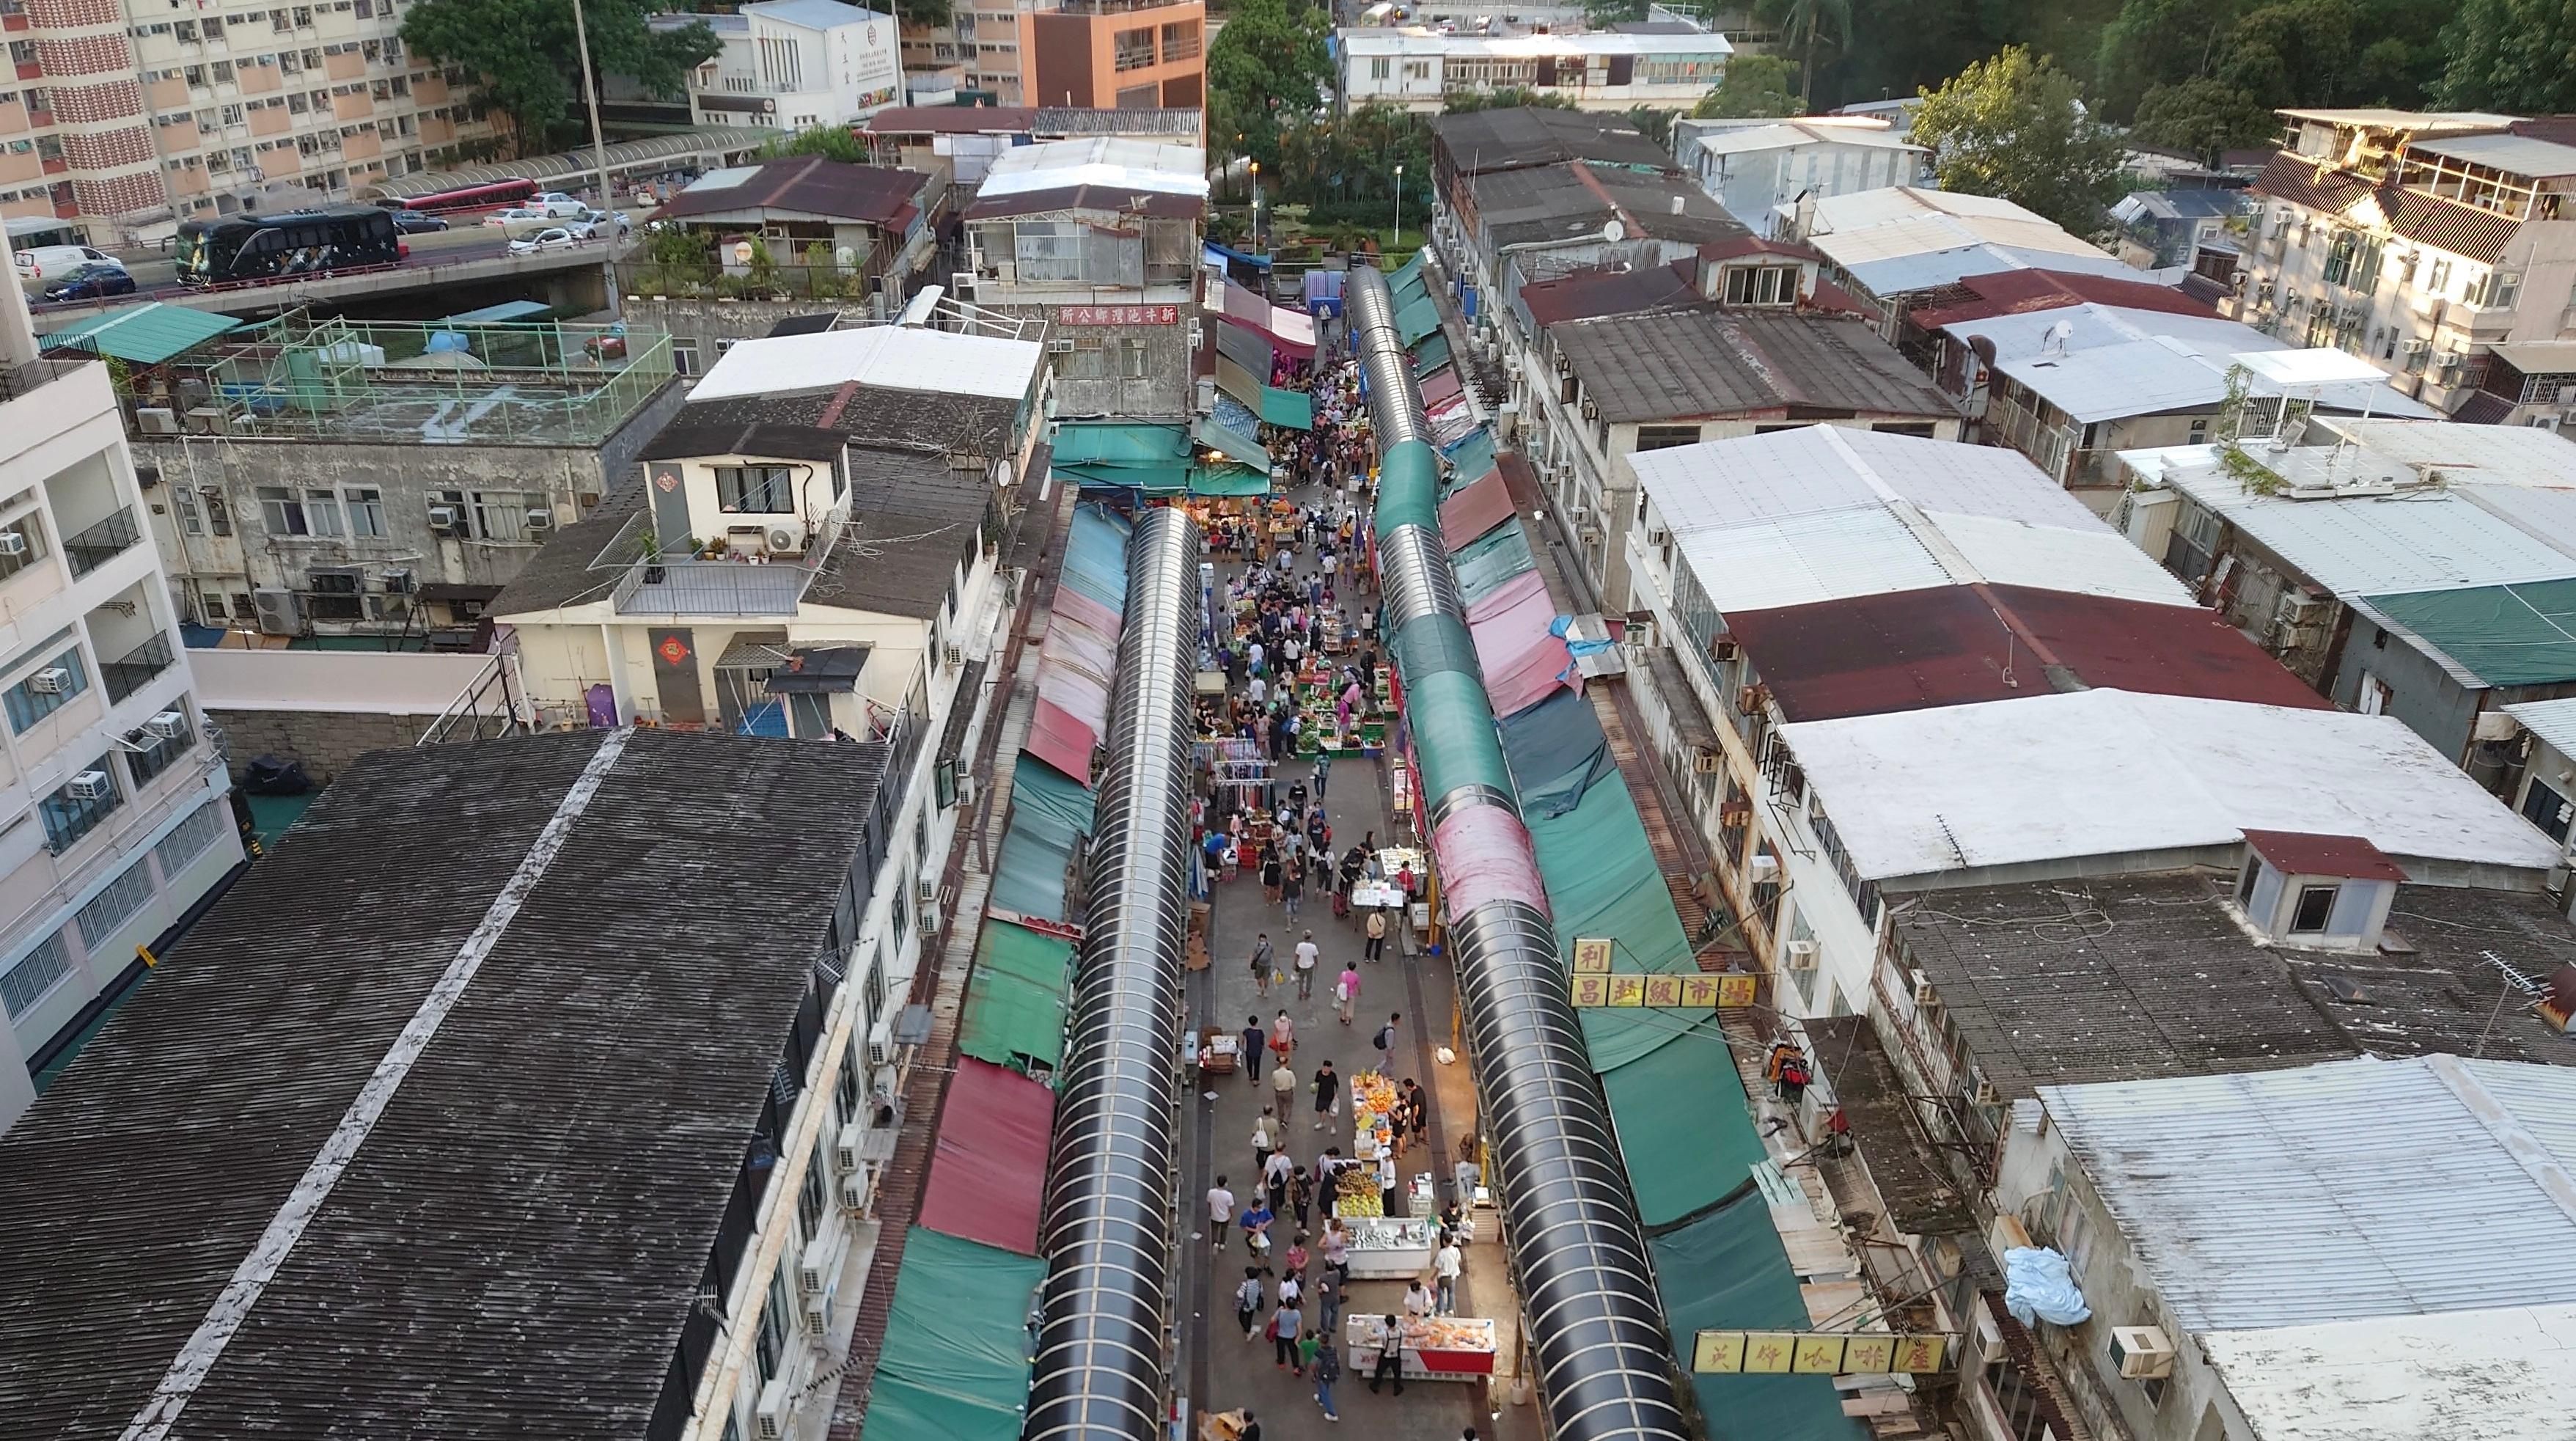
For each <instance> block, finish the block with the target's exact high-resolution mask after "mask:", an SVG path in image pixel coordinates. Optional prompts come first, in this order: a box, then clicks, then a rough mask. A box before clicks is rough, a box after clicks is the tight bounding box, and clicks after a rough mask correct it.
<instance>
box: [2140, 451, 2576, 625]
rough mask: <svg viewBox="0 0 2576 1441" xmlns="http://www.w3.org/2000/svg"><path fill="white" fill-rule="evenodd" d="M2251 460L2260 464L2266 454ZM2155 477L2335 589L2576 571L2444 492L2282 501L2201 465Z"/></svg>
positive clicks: (2575, 563)
mask: <svg viewBox="0 0 2576 1441" xmlns="http://www.w3.org/2000/svg"><path fill="white" fill-rule="evenodd" d="M2261 458H2262V459H2263V460H2264V461H2265V462H2266V463H2267V464H2268V463H2270V461H2271V460H2272V459H2273V457H2270V456H2264V457H2261ZM2165 477H2166V482H2167V483H2168V484H2169V485H2171V486H2172V487H2173V488H2174V489H2176V490H2179V491H2181V492H2183V493H2184V494H2186V495H2189V496H2190V497H2192V498H2193V499H2194V500H2196V501H2199V502H2200V503H2201V504H2203V505H2205V506H2208V507H2209V508H2210V509H2212V510H2214V511H2217V512H2218V513H2219V514H2220V515H2221V516H2223V517H2225V518H2226V520H2227V521H2228V523H2229V524H2231V525H2234V526H2235V527H2236V528H2237V529H2238V530H2240V531H2243V532H2244V533H2245V534H2246V535H2248V536H2250V537H2252V538H2253V539H2254V541H2255V542H2256V543H2258V544H2260V545H2261V546H2262V547H2263V548H2264V549H2266V550H2269V551H2271V552H2272V553H2273V554H2274V555H2277V556H2279V557H2280V558H2281V559H2282V560H2283V561H2285V562H2287V563H2288V564H2289V565H2290V566H2291V568H2292V569H2294V570H2297V571H2299V572H2300V573H2302V574H2304V575H2306V576H2307V577H2308V578H2309V579H2311V580H2313V581H2315V582H2316V583H2317V584H2318V585H2321V586H2323V587H2325V588H2326V589H2327V590H2329V591H2332V592H2333V593H2335V594H2337V595H2347V596H2350V595H2371V594H2375V593H2379V592H2387V591H2402V590H2432V589H2436V588H2438V587H2442V586H2466V585H2502V584H2506V583H2508V582H2512V581H2521V580H2548V579H2553V578H2555V577H2558V576H2564V575H2570V574H2576V558H2571V557H2570V556H2569V555H2568V554H2566V553H2564V552H2562V551H2560V550H2558V549H2555V548H2553V547H2551V546H2549V545H2547V544H2544V543H2543V542H2541V541H2540V540H2538V539H2536V538H2534V537H2533V536H2531V535H2530V534H2527V533H2526V532H2525V531H2524V530H2522V529H2521V528H2519V527H2517V526H2516V525H2514V524H2512V523H2511V522H2509V521H2506V520H2503V519H2500V518H2498V517H2497V516H2495V515H2493V514H2491V513H2489V512H2488V511H2487V510H2486V509H2484V508H2482V507H2481V506H2479V505H2478V504H2476V503H2474V502H2472V501H2471V500H2469V499H2467V498H2466V497H2464V496H2461V495H2457V494H2452V493H2449V492H2446V491H2434V490H2423V491H2417V492H2414V493H2410V494H2400V495H2394V496H2376V497H2358V498H2353V499H2347V500H2332V499H2318V500H2292V499H2289V498H2287V497H2286V496H2280V495H2271V496H2265V495H2256V494H2252V493H2250V492H2248V491H2247V490H2246V489H2245V487H2244V483H2243V482H2241V481H2239V480H2237V479H2236V478H2235V477H2234V476H2232V475H2228V474H2226V473H2224V472H2223V471H2220V470H2219V469H2218V468H2217V467H2216V466H2215V465H2211V464H2205V463H2204V464H2192V465H2169V466H2167V467H2166V469H2165Z"/></svg>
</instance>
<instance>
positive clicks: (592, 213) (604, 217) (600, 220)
mask: <svg viewBox="0 0 2576 1441" xmlns="http://www.w3.org/2000/svg"><path fill="white" fill-rule="evenodd" d="M580 218H581V223H582V224H584V225H587V226H589V227H590V233H591V235H592V236H593V237H597V236H599V235H603V234H605V233H607V232H608V231H610V230H612V229H613V230H615V231H616V232H617V233H618V234H620V235H624V234H626V233H628V232H629V231H631V230H633V229H634V228H635V222H634V221H633V220H631V219H629V218H627V215H626V212H625V211H623V210H621V211H619V212H617V213H616V214H615V215H611V214H609V213H608V212H607V211H605V210H584V211H583V212H582V213H581V217H580Z"/></svg>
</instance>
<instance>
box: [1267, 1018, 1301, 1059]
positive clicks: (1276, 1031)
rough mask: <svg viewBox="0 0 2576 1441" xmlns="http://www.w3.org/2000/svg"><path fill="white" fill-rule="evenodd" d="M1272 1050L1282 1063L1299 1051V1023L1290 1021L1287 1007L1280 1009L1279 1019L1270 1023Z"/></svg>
mask: <svg viewBox="0 0 2576 1441" xmlns="http://www.w3.org/2000/svg"><path fill="white" fill-rule="evenodd" d="M1270 1049H1271V1052H1272V1053H1273V1054H1275V1055H1277V1056H1278V1057H1279V1059H1280V1060H1282V1061H1285V1060H1287V1059H1288V1056H1289V1053H1290V1052H1292V1051H1295V1050H1296V1049H1297V1023H1296V1022H1295V1021H1292V1020H1290V1019H1288V1008H1287V1007H1286V1006H1281V1007H1280V1008H1279V1018H1278V1019H1277V1020H1275V1021H1272V1022H1271V1023H1270Z"/></svg>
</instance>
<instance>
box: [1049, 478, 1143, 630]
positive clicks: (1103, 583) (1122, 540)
mask: <svg viewBox="0 0 2576 1441" xmlns="http://www.w3.org/2000/svg"><path fill="white" fill-rule="evenodd" d="M1057 583H1058V585H1059V587H1062V586H1071V587H1073V588H1074V589H1075V590H1077V591H1080V592H1081V593H1082V594H1084V595H1086V596H1088V597H1090V598H1091V599H1093V600H1095V601H1098V602H1099V603H1100V604H1101V605H1103V606H1106V607H1108V609H1109V610H1110V612H1111V613H1112V614H1115V613H1116V612H1117V611H1118V608H1119V607H1121V606H1123V605H1125V604H1126V603H1127V522H1125V521H1123V520H1120V519H1118V518H1117V517H1115V516H1112V515H1110V514H1108V513H1107V512H1105V511H1103V510H1101V509H1100V508H1099V507H1097V506H1088V505H1086V506H1084V507H1082V508H1081V509H1079V510H1077V511H1075V512H1074V513H1073V527H1072V529H1071V530H1070V531H1069V532H1068V533H1067V534H1066V537H1065V543H1064V569H1063V574H1062V576H1061V578H1060V579H1059V581H1058V582H1057Z"/></svg>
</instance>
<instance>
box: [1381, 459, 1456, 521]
mask: <svg viewBox="0 0 2576 1441" xmlns="http://www.w3.org/2000/svg"><path fill="white" fill-rule="evenodd" d="M1377 473H1378V486H1377V495H1378V500H1377V513H1376V515H1375V517H1374V523H1375V524H1376V526H1377V533H1378V534H1379V535H1384V534H1386V533H1387V532H1388V531H1391V530H1394V529H1395V528H1396V527H1398V526H1404V525H1418V526H1421V527H1422V528H1423V529H1425V530H1427V531H1430V532H1432V533H1433V534H1435V535H1436V534H1438V533H1439V530H1440V501H1439V497H1438V495H1437V494H1436V492H1437V491H1438V489H1439V487H1438V485H1437V483H1436V478H1437V476H1438V475H1439V473H1440V458H1439V457H1438V456H1437V455H1436V454H1434V453H1433V451H1432V449H1431V447H1430V446H1428V445H1424V444H1414V445H1399V446H1396V447H1395V448H1394V450H1393V452H1392V453H1391V454H1389V455H1388V456H1387V457H1386V459H1385V460H1384V461H1382V462H1380V463H1379V465H1378V472H1377Z"/></svg>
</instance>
